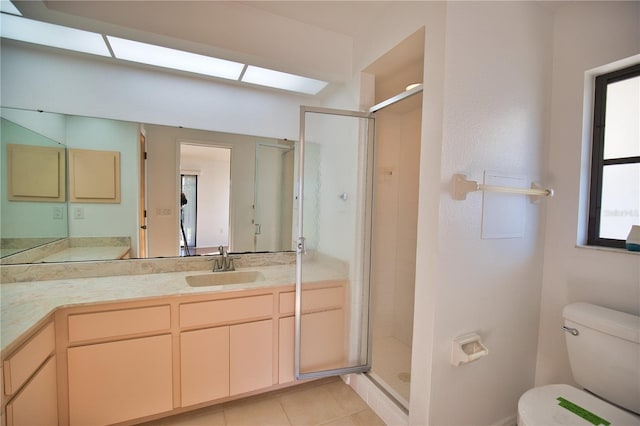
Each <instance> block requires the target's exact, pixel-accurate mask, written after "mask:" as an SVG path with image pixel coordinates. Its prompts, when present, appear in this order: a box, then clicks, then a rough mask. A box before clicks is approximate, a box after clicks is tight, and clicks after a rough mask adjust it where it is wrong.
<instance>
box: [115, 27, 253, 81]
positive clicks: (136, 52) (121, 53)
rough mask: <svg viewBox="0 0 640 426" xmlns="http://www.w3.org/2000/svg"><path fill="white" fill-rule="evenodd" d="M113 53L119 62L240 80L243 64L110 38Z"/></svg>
mask: <svg viewBox="0 0 640 426" xmlns="http://www.w3.org/2000/svg"><path fill="white" fill-rule="evenodd" d="M107 40H109V44H110V45H111V50H113V54H114V56H115V57H116V58H118V59H124V60H127V61H133V62H138V63H142V64H148V65H155V66H158V67H163V68H171V69H175V70H180V71H188V72H193V73H196V74H204V75H209V76H212V77H219V78H226V79H231V80H238V79H239V78H240V73H241V72H242V69H243V68H244V64H239V63H237V62H231V61H226V60H224V59H218V58H212V57H210V56H204V55H198V54H197V53H190V52H185V51H183V50H176V49H169V48H167V47H161V46H156V45H153V44H147V43H140V42H138V41H132V40H125V39H122V38H118V37H112V36H107Z"/></svg>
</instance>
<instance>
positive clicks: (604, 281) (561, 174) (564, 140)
mask: <svg viewBox="0 0 640 426" xmlns="http://www.w3.org/2000/svg"><path fill="white" fill-rule="evenodd" d="M596 29H597V30H596ZM553 44H554V46H553V47H554V57H553V60H554V62H553V89H552V107H551V134H550V139H551V144H550V148H549V171H548V182H549V183H550V184H551V185H552V186H553V187H554V189H555V190H556V193H557V196H556V197H554V199H553V200H552V201H551V202H550V203H549V205H548V214H547V226H546V237H545V240H546V241H545V247H544V275H543V290H542V304H541V314H540V336H539V342H538V356H537V359H538V361H537V369H536V384H537V385H542V384H548V383H557V382H562V383H573V379H572V376H571V371H570V369H569V364H568V359H567V355H566V346H565V340H564V339H565V337H564V334H563V333H562V332H561V330H560V326H561V324H562V316H561V315H562V308H563V307H564V306H565V305H566V304H568V303H571V302H576V301H584V302H591V303H596V304H600V305H603V306H606V307H609V308H612V309H619V310H622V311H625V312H628V313H632V314H636V315H638V314H640V256H637V255H634V254H630V253H626V252H623V251H603V250H596V249H589V248H581V247H576V242H582V241H583V238H582V235H584V233H585V231H586V220H585V217H586V207H587V199H586V197H587V190H588V185H589V182H588V173H589V164H590V150H589V145H590V143H591V140H590V135H591V112H590V104H589V102H590V97H591V95H590V93H589V91H585V72H587V71H589V70H592V69H594V68H597V67H601V66H603V65H606V64H609V63H611V62H614V61H617V60H620V59H623V58H626V57H629V56H632V55H637V54H639V53H640V3H638V2H572V3H571V4H570V5H567V6H565V7H563V8H560V9H559V10H558V11H557V13H556V16H555V23H554V40H553ZM636 63H637V60H636ZM589 80H590V79H589ZM589 80H587V82H588V81H589ZM585 96H586V102H585V101H584V100H585ZM583 109H585V110H586V113H585V114H584V115H583Z"/></svg>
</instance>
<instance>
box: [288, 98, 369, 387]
mask: <svg viewBox="0 0 640 426" xmlns="http://www.w3.org/2000/svg"><path fill="white" fill-rule="evenodd" d="M373 136H374V119H373V115H372V114H369V113H361V112H354V111H343V110H333V109H325V108H312V107H301V116H300V149H299V157H298V159H299V167H298V185H299V186H298V193H297V196H298V215H297V230H298V240H297V251H296V252H297V265H296V266H297V269H296V300H295V335H296V339H295V359H294V368H295V374H296V378H297V379H307V378H315V377H323V376H329V375H338V374H347V373H356V372H362V371H368V370H369V368H370V359H369V358H370V357H369V350H368V348H369V268H370V257H371V250H370V234H371V217H370V212H371V205H372V194H373V191H372V186H373V179H372V176H373V170H372V169H373V164H374V163H373V159H374V158H373V156H374V153H373V140H374V138H373Z"/></svg>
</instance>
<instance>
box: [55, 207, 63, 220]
mask: <svg viewBox="0 0 640 426" xmlns="http://www.w3.org/2000/svg"><path fill="white" fill-rule="evenodd" d="M53 218H54V219H63V218H64V210H63V209H62V207H54V208H53Z"/></svg>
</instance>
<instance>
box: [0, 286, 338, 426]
mask: <svg viewBox="0 0 640 426" xmlns="http://www.w3.org/2000/svg"><path fill="white" fill-rule="evenodd" d="M344 294H345V284H344V282H343V281H331V282H329V281H327V282H321V283H316V284H312V285H311V286H309V287H307V288H305V290H304V294H303V304H302V312H303V315H302V327H303V335H302V354H303V358H302V368H303V371H304V370H305V369H314V370H323V369H329V368H335V367H337V366H339V365H340V364H341V362H342V360H343V358H344V354H345V343H344V342H345V329H346V328H345V307H344V300H345V296H344ZM294 299H295V297H294V292H293V286H292V285H286V286H279V287H266V288H259V289H247V290H238V291H221V292H204V293H200V294H185V295H169V296H166V297H165V296H161V297H157V298H149V299H140V300H135V301H121V302H110V303H102V304H86V305H78V306H71V307H65V308H61V309H58V310H57V311H56V312H55V313H54V314H52V315H51V316H50V317H49V322H46V323H45V325H44V326H42V327H41V328H40V329H38V330H36V331H34V332H33V334H32V335H31V336H30V337H29V338H27V339H26V340H25V341H24V343H22V344H21V345H19V346H16V347H15V348H12V349H10V350H9V352H8V353H7V354H6V355H5V354H3V363H2V366H3V368H2V373H3V374H2V378H3V383H2V390H3V393H4V398H3V401H4V402H3V404H4V405H3V409H4V417H5V419H6V425H7V426H14V425H15V426H17V425H28V426H32V425H56V424H60V425H72V426H75V425H81V426H84V425H104V424H114V423H125V424H134V423H139V422H143V421H146V420H152V419H157V418H160V417H162V416H167V415H170V414H175V413H178V412H184V411H188V410H189V409H192V408H199V407H204V406H207V405H211V404H215V403H220V402H225V401H230V400H233V399H237V398H241V397H242V396H245V395H252V394H257V393H260V392H264V391H268V390H273V389H277V388H281V387H284V386H290V385H293V384H295V379H294V375H293V362H294V301H295V300H294Z"/></svg>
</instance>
